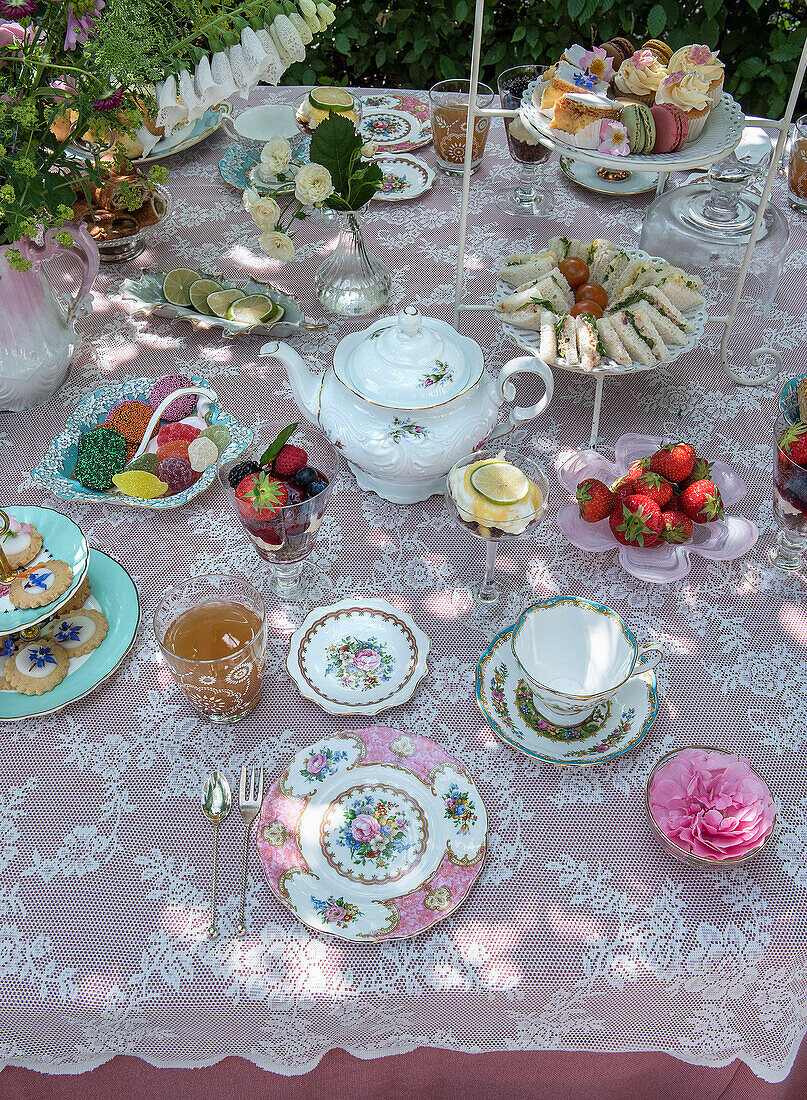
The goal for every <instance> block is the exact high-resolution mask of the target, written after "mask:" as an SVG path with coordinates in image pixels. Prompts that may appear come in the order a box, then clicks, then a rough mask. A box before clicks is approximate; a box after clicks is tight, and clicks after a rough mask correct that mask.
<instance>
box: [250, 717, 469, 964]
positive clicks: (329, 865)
mask: <svg viewBox="0 0 807 1100" xmlns="http://www.w3.org/2000/svg"><path fill="white" fill-rule="evenodd" d="M257 836H258V853H259V855H260V857H261V861H262V863H263V869H264V872H265V874H266V879H267V882H268V883H269V888H270V890H271V891H272V893H273V894H274V895H275V897H276V898H277V899H278V901H279V902H281V904H283V905H285V906H286V908H287V909H290V910H291V912H292V913H294V915H295V916H296V917H297V918H298V920H301V921H302V922H303V924H305V925H307V926H308V927H309V928H312V929H313V930H314V931H315V932H327V933H329V934H330V935H332V936H337V937H338V938H339V939H343V940H351V941H353V942H354V943H377V942H379V941H381V940H396V939H407V938H408V937H410V936H416V935H418V934H419V933H420V932H425V931H426V929H427V928H431V927H432V925H434V924H437V922H438V921H441V920H443V919H444V918H445V917H447V916H448V915H449V914H450V913H452V912H453V911H454V910H455V909H456V908H457V906H458V905H459V904H460V903H461V902H462V901H463V900H464V899H465V897H466V895H467V894H468V891H469V890H470V889H471V886H472V885H473V883H474V882H475V881H476V878H477V877H478V875H479V872H480V871H481V870H482V864H483V863H484V860H485V853H486V850H487V813H486V811H485V806H484V803H483V802H482V796H481V795H480V793H479V791H478V790H477V788H476V785H475V783H474V781H473V779H471V777H470V775H468V773H467V772H466V770H465V768H464V767H463V765H462V764H461V763H460V762H459V760H456V759H455V758H454V757H453V756H449V754H448V753H447V752H445V751H444V750H443V749H441V748H440V746H439V745H437V744H436V743H435V742H434V741H430V740H429V739H428V738H426V737H421V736H419V735H418V734H414V733H401V732H400V731H398V730H394V729H389V728H388V727H385V726H370V727H369V728H367V729H362V730H348V731H346V732H345V733H344V734H343V735H342V736H337V735H332V736H330V737H325V738H323V739H322V740H321V741H318V742H317V743H316V744H314V745H310V746H309V747H308V748H305V749H300V751H299V752H298V753H296V755H295V756H294V757H293V758H292V760H291V762H290V763H289V764H288V766H287V767H286V769H285V770H284V772H283V774H282V775H281V776H280V778H279V779H276V780H275V782H274V783H273V785H272V786H271V787H270V789H269V791H268V793H267V795H266V797H265V799H264V800H263V805H262V806H261V814H260V818H259V819H258V829H257Z"/></svg>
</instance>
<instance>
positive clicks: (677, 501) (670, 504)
mask: <svg viewBox="0 0 807 1100" xmlns="http://www.w3.org/2000/svg"><path fill="white" fill-rule="evenodd" d="M664 511H665V512H682V511H683V508H682V507H681V497H680V496H679V495H678V493H673V495H672V496H671V497H670V499H669V500H668V501H667V503H666V504H665V505H664Z"/></svg>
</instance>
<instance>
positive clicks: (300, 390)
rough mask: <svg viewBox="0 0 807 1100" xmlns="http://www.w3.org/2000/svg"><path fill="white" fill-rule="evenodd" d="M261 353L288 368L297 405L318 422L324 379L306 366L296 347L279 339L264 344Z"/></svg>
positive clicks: (314, 421) (308, 418)
mask: <svg viewBox="0 0 807 1100" xmlns="http://www.w3.org/2000/svg"><path fill="white" fill-rule="evenodd" d="M258 354H259V355H261V356H264V357H266V358H270V359H279V360H280V362H281V363H282V364H283V366H284V367H285V368H286V374H287V375H288V377H289V383H290V384H291V390H292V393H293V394H294V400H295V401H296V402H297V407H298V408H299V409H300V411H301V412H302V413H303V414H304V416H305V417H306V419H307V420H310V421H311V423H312V424H316V423H317V419H318V418H317V404H318V402H317V394H318V393H319V389H320V386H321V384H322V379H321V378H320V376H319V375H318V374H315V373H314V372H313V371H312V370H310V369H309V367H308V366H306V362H305V360H304V359H303V358H302V356H301V355H298V354H297V352H296V351H295V350H294V348H290V347H289V345H288V344H283V343H280V342H279V341H277V340H274V341H271V342H270V343H268V344H264V345H263V347H262V348H261V350H260V351H259V352H258Z"/></svg>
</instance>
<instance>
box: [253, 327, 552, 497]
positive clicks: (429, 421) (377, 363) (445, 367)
mask: <svg viewBox="0 0 807 1100" xmlns="http://www.w3.org/2000/svg"><path fill="white" fill-rule="evenodd" d="M260 354H261V355H263V356H271V357H275V358H277V359H280V361H281V362H282V363H283V365H284V366H285V368H286V371H287V373H288V376H289V381H290V383H291V388H292V390H293V392H294V399H295V401H296V402H297V405H298V407H299V408H300V410H301V411H302V412H303V414H304V415H305V416H306V417H307V418H308V419H309V420H310V421H311V422H312V423H314V424H318V425H319V426H320V428H321V429H322V430H323V431H324V432H325V434H326V435H327V436H328V438H329V439H330V440H331V442H332V443H333V444H334V446H335V447H338V448H339V449H340V450H341V451H342V453H343V454H344V456H345V458H346V459H347V462H348V465H349V466H350V468H351V469H352V470H353V472H354V473H355V475H356V479H357V481H358V483H359V486H360V487H361V488H362V489H371V490H373V491H374V492H376V493H378V495H379V496H381V497H384V499H385V500H391V501H393V502H394V503H395V504H411V503H412V502H413V501H416V500H426V499H427V498H428V497H430V496H433V495H434V494H435V493H442V492H443V489H444V487H445V477H446V474H447V473H448V471H449V470H450V469H451V467H452V466H453V465H454V463H455V462H456V461H457V459H459V458H462V457H463V455H466V454H470V452H471V451H473V450H474V449H475V448H476V447H478V446H480V445H481V444H482V443H483V442H484V441H485V440H488V439H490V438H496V437H498V436H500V435H506V434H507V433H508V432H509V431H511V430H512V428H513V427H514V426H515V425H516V424H520V423H522V422H524V421H526V420H531V419H532V418H533V417H534V416H538V414H539V413H541V412H543V410H544V409H545V408H546V406H547V405H548V404H549V402H550V400H551V398H552V387H553V383H552V372H551V371H550V369H549V367H548V366H547V365H546V364H545V363H544V362H542V361H541V360H540V359H537V358H536V357H535V356H532V355H525V356H521V357H520V358H518V359H513V360H511V362H509V363H507V364H506V366H504V367H502V369H501V370H500V371H499V375H498V377H497V378H496V379H493V378H492V377H491V376H490V375H489V374H488V373H487V371H486V370H485V362H484V358H483V355H482V349H481V348H480V347H479V345H478V344H477V343H476V341H475V340H471V339H469V338H468V337H467V336H460V335H459V334H458V333H457V331H456V330H455V329H454V328H452V327H451V325H449V324H447V323H446V322H445V321H438V320H436V319H435V318H433V317H424V316H423V315H422V314H421V313H420V311H419V310H417V309H416V308H415V307H414V306H406V308H405V309H403V310H401V312H400V313H399V314H398V316H397V317H382V318H381V319H380V320H378V321H375V322H374V323H373V324H372V325H370V326H369V328H366V329H363V330H361V331H360V332H352V333H350V334H349V335H348V336H345V337H344V339H343V340H341V341H340V343H339V344H338V345H337V347H336V350H335V351H334V356H333V366H332V367H329V368H328V370H327V371H326V372H325V374H323V375H318V374H315V373H313V372H312V371H311V370H309V368H308V367H307V366H306V364H305V362H304V360H303V359H302V358H301V357H300V356H299V355H298V354H297V352H296V351H294V350H293V349H292V348H290V347H289V346H288V345H286V344H280V343H269V344H264V346H263V347H262V348H261V350H260ZM522 372H523V373H531V374H537V375H538V376H539V377H540V378H541V380H542V381H543V383H544V387H545V391H546V392H545V393H544V395H543V397H542V398H541V400H540V401H539V402H538V403H537V404H536V405H533V406H532V407H531V408H513V409H511V410H510V420H509V423H507V424H502V425H500V426H499V427H498V429H496V430H493V429H494V425H495V424H496V420H497V418H498V413H499V409H500V408H501V406H502V405H503V404H504V402H505V401H512V400H513V399H514V397H515V388H514V386H513V384H512V382H510V381H509V379H510V378H511V377H512V375H514V374H520V373H522ZM491 433H492V434H491Z"/></svg>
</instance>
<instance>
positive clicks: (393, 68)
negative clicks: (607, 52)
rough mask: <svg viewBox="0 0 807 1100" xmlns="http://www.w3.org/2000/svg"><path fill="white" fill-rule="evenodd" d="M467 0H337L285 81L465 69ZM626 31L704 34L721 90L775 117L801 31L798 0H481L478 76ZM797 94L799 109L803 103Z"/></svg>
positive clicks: (366, 82)
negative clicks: (321, 37) (722, 68)
mask: <svg viewBox="0 0 807 1100" xmlns="http://www.w3.org/2000/svg"><path fill="white" fill-rule="evenodd" d="M473 20H474V13H473V0H426V2H423V0H395V2H394V3H389V2H386V3H385V2H384V0H342V3H341V5H340V7H338V8H337V12H336V22H335V23H333V24H332V26H331V28H330V29H331V31H332V34H333V36H332V37H331V38H330V39H329V40H328V41H327V42H326V41H322V42H321V43H320V44H318V45H315V46H314V47H313V48H312V49H310V51H309V53H308V55H307V57H306V59H305V61H304V62H302V63H301V64H298V65H293V66H292V67H291V68H290V69H289V70H288V71H287V73H286V75H285V78H284V80H283V83H284V84H316V83H320V82H323V81H324V82H326V83H334V84H349V85H351V86H354V87H356V86H358V87H363V86H364V87H372V86H381V87H392V88H396V87H397V88H429V87H430V86H431V85H432V84H434V83H435V82H436V81H437V80H442V79H445V78H449V77H456V76H467V74H468V69H469V66H470V57H471V34H472V31H473ZM615 35H624V36H626V37H627V38H629V39H630V40H631V41H632V42H635V43H636V45H637V46H639V45H641V43H642V42H643V41H645V40H646V39H648V38H660V39H662V40H663V41H665V42H667V44H668V45H669V46H670V47H671V48H672V49H673V50H675V49H677V48H678V47H679V46H684V45H687V44H688V43H691V42H705V43H707V44H708V45H709V46H711V48H712V49H719V50H720V56H721V58H722V59H723V61H724V62H725V63H726V90H727V91H729V92H731V93H732V95H733V96H734V97H735V98H736V99H738V100H739V101H740V103H741V104H742V105H743V108H744V110H745V112H746V114H757V115H763V116H766V117H768V118H779V117H781V115H782V113H783V111H784V107H785V102H786V100H787V95H788V92H789V90H790V85H791V84H792V81H793V76H794V74H795V71H796V65H797V63H798V58H799V54H800V53H801V48H802V46H803V44H804V39H805V36H807V8H805V0H725V2H724V0H634V2H633V3H630V4H628V3H626V0H538V2H536V3H532V4H529V3H523V2H519V0H488V3H487V6H486V10H485V25H484V33H483V39H482V42H483V53H482V74H481V78H482V79H483V80H484V81H486V82H487V83H488V84H490V85H491V87H493V88H495V87H496V74H497V73H498V72H501V71H502V70H504V69H506V68H508V67H509V66H510V65H515V64H519V63H520V62H527V61H529V62H538V63H542V62H546V63H547V64H549V63H551V62H552V61H554V60H555V59H556V58H557V56H558V54H559V53H560V51H561V49H562V48H563V47H564V46H566V45H569V44H570V43H572V42H579V43H581V44H582V45H589V46H590V45H597V44H598V43H600V42H603V41H605V40H607V39H609V38H613V37H614V36H615ZM805 98H806V97H805V96H804V94H802V98H801V105H800V107H799V112H801V111H802V110H807V102H805Z"/></svg>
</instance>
